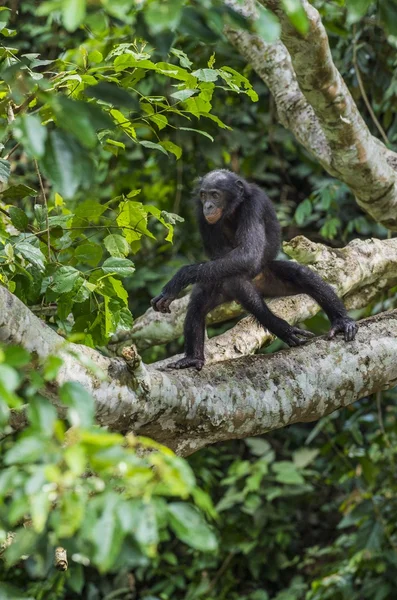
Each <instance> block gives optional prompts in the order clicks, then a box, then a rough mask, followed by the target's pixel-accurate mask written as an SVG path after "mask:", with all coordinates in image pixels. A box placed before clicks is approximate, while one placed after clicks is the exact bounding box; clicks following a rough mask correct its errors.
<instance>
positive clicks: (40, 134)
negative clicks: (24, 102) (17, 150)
mask: <svg viewBox="0 0 397 600" xmlns="http://www.w3.org/2000/svg"><path fill="white" fill-rule="evenodd" d="M13 132H14V135H15V137H16V139H17V140H18V141H19V142H21V144H23V146H24V148H25V150H26V151H27V153H28V154H29V155H30V156H32V157H33V158H41V157H42V156H43V155H44V151H45V142H46V139H47V129H46V127H44V125H42V124H41V120H40V118H39V117H38V116H37V115H22V117H19V118H17V119H16V121H15V124H14V126H13Z"/></svg>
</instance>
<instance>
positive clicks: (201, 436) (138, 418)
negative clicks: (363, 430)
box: [0, 288, 397, 455]
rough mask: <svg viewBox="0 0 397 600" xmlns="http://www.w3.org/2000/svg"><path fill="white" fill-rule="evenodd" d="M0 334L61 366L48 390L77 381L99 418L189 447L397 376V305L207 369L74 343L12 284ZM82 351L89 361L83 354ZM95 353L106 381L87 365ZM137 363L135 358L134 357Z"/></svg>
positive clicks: (0, 297) (354, 396)
mask: <svg viewBox="0 0 397 600" xmlns="http://www.w3.org/2000/svg"><path fill="white" fill-rule="evenodd" d="M0 315H1V316H0V339H1V340H2V341H3V342H5V343H19V344H21V345H23V346H24V347H25V348H26V349H28V350H30V351H31V352H34V353H35V354H37V356H38V357H39V358H42V359H43V358H45V357H46V356H48V355H49V354H58V355H61V356H62V358H63V359H64V361H65V362H64V365H63V367H62V368H61V370H60V372H59V375H58V377H57V380H56V382H55V383H54V382H52V383H51V385H49V387H48V388H47V390H46V393H47V396H48V397H49V398H50V399H52V400H55V398H56V391H57V386H58V385H60V384H62V383H63V382H64V381H70V380H75V381H79V382H80V383H81V384H83V385H84V387H86V389H87V390H89V391H90V392H91V393H92V395H93V396H94V398H95V401H96V407H97V418H98V421H99V423H101V424H103V425H107V426H109V427H110V428H112V429H115V430H118V431H121V432H127V431H130V430H133V431H135V432H136V433H141V434H145V435H148V436H150V437H152V438H154V439H156V440H158V441H159V442H162V443H164V444H166V445H168V446H170V447H171V448H174V449H175V450H176V451H177V452H178V453H179V454H183V455H187V454H190V453H192V452H195V451H196V450H198V449H199V448H202V447H203V446H206V445H208V444H212V443H214V442H218V441H222V440H227V439H235V438H244V437H247V436H251V435H258V434H261V433H264V432H266V431H270V430H272V429H277V428H280V427H285V426H286V425H289V424H291V423H297V422H302V421H313V420H316V419H319V418H320V417H321V416H323V415H325V414H327V413H329V412H331V411H333V410H335V409H337V408H339V407H340V406H346V405H347V404H350V403H351V402H354V401H355V400H358V399H359V398H362V397H363V396H365V395H367V394H370V393H372V392H375V391H377V390H379V389H383V388H385V389H387V388H390V387H392V386H394V385H396V383H397V361H396V359H395V357H396V353H397V311H393V312H390V313H388V314H383V315H379V316H377V317H373V318H371V319H369V320H367V321H366V322H364V323H361V326H360V329H359V331H358V334H357V338H356V340H355V341H354V342H351V343H346V342H344V341H342V340H340V339H338V340H333V341H328V340H325V339H323V338H317V339H315V340H313V341H312V342H310V343H308V344H307V345H306V346H303V347H301V348H295V349H293V350H284V351H281V352H278V353H276V354H272V355H268V356H251V357H245V358H242V359H238V360H234V361H228V362H223V363H219V364H217V365H214V366H210V367H206V368H204V369H203V371H201V372H200V373H198V372H195V371H192V370H187V371H171V372H162V371H158V370H156V369H154V368H150V369H148V368H146V367H145V366H144V365H142V364H141V363H139V361H138V367H137V368H136V370H135V371H132V369H131V366H130V365H129V364H128V363H127V362H125V361H123V360H122V359H109V358H106V357H103V356H102V355H100V354H99V353H98V352H96V351H95V350H92V349H89V348H86V347H82V346H76V345H74V344H67V343H65V341H64V340H63V339H62V338H61V337H60V336H58V335H57V334H56V333H55V332H54V331H53V330H52V329H50V328H49V327H47V326H46V325H45V324H44V323H43V322H42V321H40V320H39V319H38V318H37V317H36V316H34V315H33V313H31V311H29V309H28V308H27V307H26V306H25V305H24V304H22V302H20V301H19V300H18V299H17V298H15V297H14V296H13V295H12V294H10V293H9V292H8V291H7V290H6V289H5V288H0ZM79 356H80V357H81V359H82V362H83V364H81V361H80V360H79V358H78V357H79ZM87 361H93V362H94V364H95V365H97V367H99V368H100V369H101V370H102V371H103V373H104V374H105V379H101V378H100V377H98V376H96V375H93V373H92V371H91V370H90V369H89V368H87V367H86V366H84V364H87ZM135 364H137V363H136V361H135Z"/></svg>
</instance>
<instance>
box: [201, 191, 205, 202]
mask: <svg viewBox="0 0 397 600" xmlns="http://www.w3.org/2000/svg"><path fill="white" fill-rule="evenodd" d="M200 198H201V200H204V198H205V193H204V192H203V191H201V192H200Z"/></svg>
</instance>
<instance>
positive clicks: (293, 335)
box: [277, 325, 314, 346]
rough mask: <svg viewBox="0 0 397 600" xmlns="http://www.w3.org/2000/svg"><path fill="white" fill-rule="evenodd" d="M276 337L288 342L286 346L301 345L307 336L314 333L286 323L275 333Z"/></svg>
mask: <svg viewBox="0 0 397 600" xmlns="http://www.w3.org/2000/svg"><path fill="white" fill-rule="evenodd" d="M277 337H279V338H280V340H283V342H285V343H286V344H288V346H302V344H305V343H306V342H307V340H308V339H309V338H312V337H314V333H312V332H311V331H307V330H306V329H299V327H292V325H288V327H286V328H285V329H283V331H282V332H281V331H280V332H278V333H277ZM302 338H303V339H302Z"/></svg>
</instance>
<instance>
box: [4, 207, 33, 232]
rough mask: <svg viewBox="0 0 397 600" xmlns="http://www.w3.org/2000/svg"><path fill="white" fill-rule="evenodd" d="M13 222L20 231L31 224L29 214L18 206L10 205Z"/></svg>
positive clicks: (9, 210)
mask: <svg viewBox="0 0 397 600" xmlns="http://www.w3.org/2000/svg"><path fill="white" fill-rule="evenodd" d="M8 212H9V215H10V219H11V223H12V224H13V225H14V227H16V229H18V230H19V231H25V230H26V228H27V226H28V225H29V219H28V217H27V214H26V213H25V212H24V211H23V210H22V209H20V208H18V207H17V206H10V208H9V209H8Z"/></svg>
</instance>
